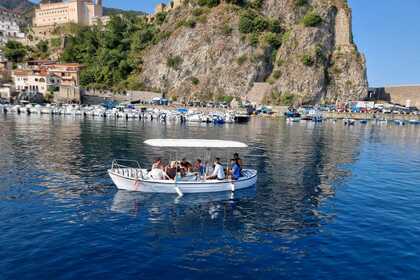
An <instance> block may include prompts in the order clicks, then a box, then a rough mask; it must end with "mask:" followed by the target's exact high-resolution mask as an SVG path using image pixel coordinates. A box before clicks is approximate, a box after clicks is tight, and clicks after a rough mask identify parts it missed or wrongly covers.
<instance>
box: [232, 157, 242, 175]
mask: <svg viewBox="0 0 420 280" xmlns="http://www.w3.org/2000/svg"><path fill="white" fill-rule="evenodd" d="M230 164H231V169H230V176H231V178H232V180H238V179H239V178H240V177H241V166H240V164H239V161H238V160H237V159H234V158H233V159H231V160H230Z"/></svg>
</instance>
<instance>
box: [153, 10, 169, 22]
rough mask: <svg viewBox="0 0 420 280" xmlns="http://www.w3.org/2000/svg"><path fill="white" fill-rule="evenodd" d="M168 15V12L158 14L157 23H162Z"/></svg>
mask: <svg viewBox="0 0 420 280" xmlns="http://www.w3.org/2000/svg"><path fill="white" fill-rule="evenodd" d="M167 16H168V13H167V12H159V13H157V14H156V22H157V24H162V23H164V22H165V20H166V17H167Z"/></svg>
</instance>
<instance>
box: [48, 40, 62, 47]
mask: <svg viewBox="0 0 420 280" xmlns="http://www.w3.org/2000/svg"><path fill="white" fill-rule="evenodd" d="M50 44H51V47H52V48H55V49H56V48H59V47H60V46H61V38H51V40H50Z"/></svg>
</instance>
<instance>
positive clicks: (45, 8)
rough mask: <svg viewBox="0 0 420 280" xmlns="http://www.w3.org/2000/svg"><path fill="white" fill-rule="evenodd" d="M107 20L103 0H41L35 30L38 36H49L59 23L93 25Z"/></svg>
mask: <svg viewBox="0 0 420 280" xmlns="http://www.w3.org/2000/svg"><path fill="white" fill-rule="evenodd" d="M107 20H108V18H107V17H104V16H103V8H102V0H95V1H94V0H68V1H62V2H55V3H44V2H41V3H40V4H39V6H38V7H37V8H36V10H35V16H34V18H33V30H34V33H35V36H36V37H38V38H48V37H49V36H50V35H51V33H52V32H53V30H54V28H55V27H56V26H58V25H63V24H67V23H76V24H80V25H84V26H91V25H94V24H97V23H98V22H99V21H107Z"/></svg>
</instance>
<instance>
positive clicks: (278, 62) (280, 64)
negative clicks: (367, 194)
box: [277, 58, 284, 67]
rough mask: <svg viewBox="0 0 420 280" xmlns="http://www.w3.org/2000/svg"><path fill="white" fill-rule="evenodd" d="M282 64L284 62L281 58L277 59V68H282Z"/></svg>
mask: <svg viewBox="0 0 420 280" xmlns="http://www.w3.org/2000/svg"><path fill="white" fill-rule="evenodd" d="M283 64H284V60H283V59H281V58H279V59H278V60H277V66H279V67H280V66H282V65H283Z"/></svg>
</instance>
